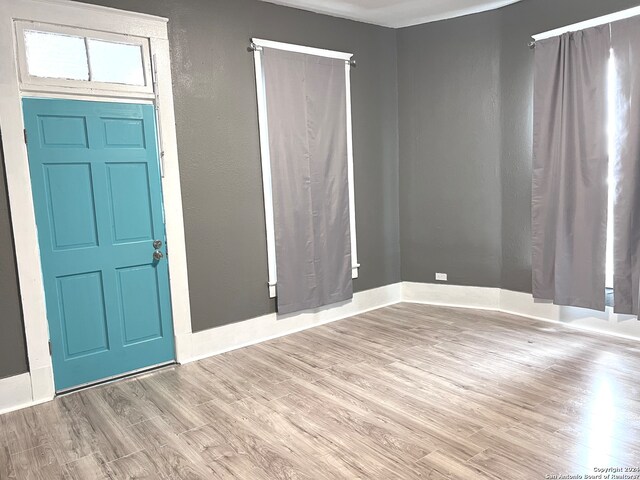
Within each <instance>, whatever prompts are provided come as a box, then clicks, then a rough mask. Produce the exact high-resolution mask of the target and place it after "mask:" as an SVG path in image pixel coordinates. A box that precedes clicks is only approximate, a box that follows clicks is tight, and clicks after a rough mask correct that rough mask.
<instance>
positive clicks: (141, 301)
mask: <svg viewBox="0 0 640 480" xmlns="http://www.w3.org/2000/svg"><path fill="white" fill-rule="evenodd" d="M23 110H24V116H25V126H26V128H27V138H28V140H29V141H28V145H27V149H28V154H29V167H30V172H31V183H32V191H33V198H34V206H35V213H36V222H37V226H38V236H39V243H40V255H41V263H42V274H43V279H44V286H45V295H46V300H47V317H48V320H49V334H50V338H51V343H52V357H53V367H54V376H55V384H56V389H57V390H64V389H68V388H72V387H74V386H77V385H81V384H85V383H90V382H94V381H97V380H100V379H103V378H106V377H111V376H114V375H119V374H123V373H126V372H129V371H132V370H137V369H140V368H144V367H148V366H152V365H156V364H159V363H164V362H167V361H171V360H173V359H174V344H173V341H174V340H173V328H172V321H171V308H170V297H169V275H168V267H167V260H166V249H165V248H164V241H165V235H164V217H163V208H162V190H161V181H160V172H159V165H158V151H157V147H156V136H155V135H156V133H155V132H156V130H155V112H154V107H153V106H152V105H135V104H120V103H107V102H85V101H76V100H57V99H31V98H29V99H24V100H23ZM154 240H161V241H162V242H163V247H162V249H161V250H162V252H163V254H164V255H165V258H162V259H161V260H159V261H157V260H154V258H153V252H154V248H153V241H154Z"/></svg>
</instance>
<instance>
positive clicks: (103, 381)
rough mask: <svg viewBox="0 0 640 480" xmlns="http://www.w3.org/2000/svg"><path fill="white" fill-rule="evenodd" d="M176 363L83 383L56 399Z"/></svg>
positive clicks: (59, 393)
mask: <svg viewBox="0 0 640 480" xmlns="http://www.w3.org/2000/svg"><path fill="white" fill-rule="evenodd" d="M177 364H178V363H177V362H176V361H175V360H171V361H170V362H164V363H159V364H157V365H153V366H151V367H144V368H139V369H137V370H132V371H131V372H127V373H122V374H120V375H113V376H111V377H107V378H103V379H101V380H97V381H95V382H89V383H83V384H82V385H78V386H75V387H71V388H65V389H63V390H58V391H57V392H56V397H62V396H64V395H69V394H70V393H75V392H77V391H79V390H88V389H90V388H93V387H99V386H102V385H106V384H108V383H113V382H117V381H119V380H124V379H125V378H130V377H135V376H138V375H142V374H143V373H149V372H154V371H157V370H162V369H164V368H167V367H172V366H174V365H177Z"/></svg>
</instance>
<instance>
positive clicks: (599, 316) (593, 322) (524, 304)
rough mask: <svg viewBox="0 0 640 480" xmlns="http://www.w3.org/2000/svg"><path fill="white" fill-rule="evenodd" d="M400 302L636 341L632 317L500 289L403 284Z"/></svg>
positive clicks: (638, 325)
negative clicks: (499, 315) (510, 316)
mask: <svg viewBox="0 0 640 480" xmlns="http://www.w3.org/2000/svg"><path fill="white" fill-rule="evenodd" d="M402 300H403V301H405V302H410V303H424V304H429V305H443V306H450V307H458V308H474V309H479V310H493V311H498V312H504V313H510V314H513V315H519V316H521V317H527V318H532V319H535V320H541V321H545V322H552V323H556V324H561V325H563V326H565V327H570V328H576V329H580V330H584V331H589V332H595V333H600V334H606V335H613V336H616V337H621V338H626V339H632V340H640V321H638V319H637V318H636V317H635V316H632V315H619V314H616V313H613V309H612V308H610V307H607V309H606V311H604V312H598V311H594V310H589V309H586V308H576V307H561V306H558V305H553V304H552V303H551V302H545V301H539V300H535V299H534V298H533V296H532V295H531V294H529V293H522V292H514V291H511V290H504V289H500V288H489V287H463V286H457V285H446V284H428V283H413V282H403V283H402Z"/></svg>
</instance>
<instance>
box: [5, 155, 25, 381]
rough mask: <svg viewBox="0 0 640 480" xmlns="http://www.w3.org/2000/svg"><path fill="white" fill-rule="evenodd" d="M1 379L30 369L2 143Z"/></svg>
mask: <svg viewBox="0 0 640 480" xmlns="http://www.w3.org/2000/svg"><path fill="white" fill-rule="evenodd" d="M0 246H2V248H1V249H0V378H4V377H10V376H12V375H18V374H20V373H24V372H26V371H27V370H28V363H27V348H26V343H25V338H24V326H23V324H22V306H21V305H20V291H19V289H18V274H17V271H16V257H15V253H14V252H15V250H14V248H13V234H12V231H11V217H10V215H9V198H8V197H7V184H6V177H5V173H4V158H3V157H2V144H1V143H0Z"/></svg>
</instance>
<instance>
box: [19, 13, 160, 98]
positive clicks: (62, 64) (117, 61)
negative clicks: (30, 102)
mask: <svg viewBox="0 0 640 480" xmlns="http://www.w3.org/2000/svg"><path fill="white" fill-rule="evenodd" d="M16 34H17V40H18V46H19V47H20V57H21V58H20V75H21V78H20V80H21V83H22V84H23V85H26V86H27V89H29V86H33V88H32V89H38V88H37V87H38V86H43V85H56V86H68V87H76V88H77V87H80V88H83V87H84V88H90V89H92V90H95V89H104V90H118V91H123V90H124V91H126V90H129V91H133V92H135V91H137V92H147V93H152V92H153V85H152V79H151V65H150V58H149V43H148V39H146V38H141V37H131V36H124V35H113V34H106V33H103V32H96V31H90V30H81V29H75V28H71V27H64V26H59V25H48V24H35V23H29V22H16Z"/></svg>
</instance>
